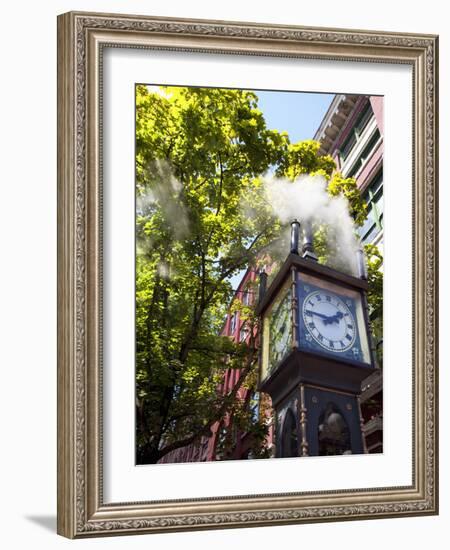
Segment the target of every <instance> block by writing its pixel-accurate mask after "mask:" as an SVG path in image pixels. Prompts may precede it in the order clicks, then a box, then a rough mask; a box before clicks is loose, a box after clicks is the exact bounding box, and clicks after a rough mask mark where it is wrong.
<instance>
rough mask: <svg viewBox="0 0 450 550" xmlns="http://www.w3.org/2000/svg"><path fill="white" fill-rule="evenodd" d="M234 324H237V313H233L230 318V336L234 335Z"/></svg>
mask: <svg viewBox="0 0 450 550" xmlns="http://www.w3.org/2000/svg"><path fill="white" fill-rule="evenodd" d="M236 322H237V313H236V312H234V313H233V315H232V316H231V318H230V336H233V335H234V332H235V330H236Z"/></svg>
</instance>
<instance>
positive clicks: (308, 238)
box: [302, 222, 317, 262]
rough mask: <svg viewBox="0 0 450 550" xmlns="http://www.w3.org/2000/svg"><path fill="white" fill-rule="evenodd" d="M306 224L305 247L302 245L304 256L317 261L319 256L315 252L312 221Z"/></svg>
mask: <svg viewBox="0 0 450 550" xmlns="http://www.w3.org/2000/svg"><path fill="white" fill-rule="evenodd" d="M303 226H304V236H303V247H302V253H303V254H302V256H303V258H305V259H307V260H314V261H315V262H317V256H316V255H315V253H314V244H313V230H312V225H311V222H306V223H305V224H303Z"/></svg>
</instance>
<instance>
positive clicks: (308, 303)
mask: <svg viewBox="0 0 450 550" xmlns="http://www.w3.org/2000/svg"><path fill="white" fill-rule="evenodd" d="M299 230H300V224H299V222H297V221H294V222H293V223H292V233H291V251H290V254H289V256H288V257H287V258H286V260H285V262H284V264H283V265H282V267H281V269H280V271H279V272H278V274H277V276H276V277H275V279H274V280H273V282H272V283H271V285H270V286H269V287H268V288H267V289H266V290H265V291H264V293H261V294H262V295H261V296H260V303H259V306H258V313H259V315H260V317H261V326H262V342H261V344H262V351H261V361H260V375H259V389H260V391H262V392H265V393H267V394H269V395H270V397H271V399H272V405H273V408H274V411H275V449H276V452H275V455H276V456H277V457H293V456H318V455H337V454H358V453H364V452H367V451H366V448H365V443H364V437H363V433H362V417H361V410H360V403H359V396H360V393H361V382H362V381H363V380H364V379H365V378H367V377H368V376H369V375H370V374H371V373H372V372H373V370H374V365H375V363H374V358H373V352H372V350H371V345H370V341H371V339H370V333H369V325H368V315H367V299H366V292H367V280H366V275H365V268H364V262H363V261H362V260H363V258H362V257H360V258H359V272H360V273H359V275H360V277H354V276H351V275H348V274H346V273H343V272H340V271H337V270H335V269H331V268H329V267H327V266H324V265H321V264H319V263H318V262H317V259H316V256H315V254H314V251H313V247H312V231H311V228H310V227H308V226H306V228H305V230H304V244H303V250H302V256H300V254H299V252H298V235H299Z"/></svg>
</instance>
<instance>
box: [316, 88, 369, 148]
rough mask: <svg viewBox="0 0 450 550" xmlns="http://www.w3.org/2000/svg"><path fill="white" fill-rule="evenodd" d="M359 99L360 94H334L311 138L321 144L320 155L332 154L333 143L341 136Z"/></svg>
mask: <svg viewBox="0 0 450 550" xmlns="http://www.w3.org/2000/svg"><path fill="white" fill-rule="evenodd" d="M360 100H361V96H360V95H346V94H336V95H335V96H334V99H333V101H332V102H331V104H330V106H329V107H328V110H327V112H326V113H325V116H324V117H323V119H322V122H321V124H320V126H319V128H318V129H317V131H316V133H315V134H314V138H313V139H314V140H315V141H319V142H320V144H321V146H320V149H319V154H320V155H333V153H334V150H335V144H336V142H337V140H338V138H339V137H340V136H342V132H343V131H344V130H345V128H346V127H347V125H348V124H347V123H348V121H349V119H350V118H351V117H352V115H353V114H354V112H355V108H356V106H357V105H358V103H359V102H360Z"/></svg>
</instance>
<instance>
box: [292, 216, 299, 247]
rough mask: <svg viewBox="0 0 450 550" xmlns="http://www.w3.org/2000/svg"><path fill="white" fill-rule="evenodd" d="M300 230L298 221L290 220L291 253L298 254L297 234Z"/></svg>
mask: <svg viewBox="0 0 450 550" xmlns="http://www.w3.org/2000/svg"><path fill="white" fill-rule="evenodd" d="M299 231H300V222H299V221H298V220H294V221H292V222H291V254H298V234H299Z"/></svg>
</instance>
